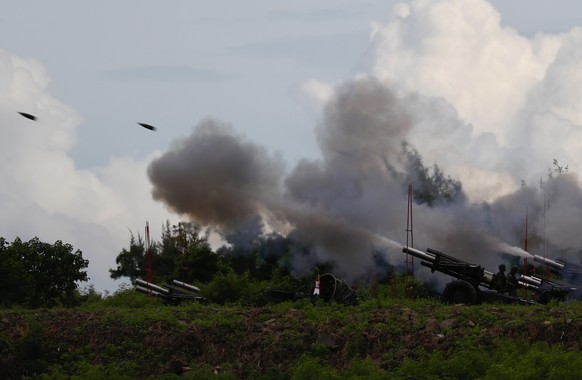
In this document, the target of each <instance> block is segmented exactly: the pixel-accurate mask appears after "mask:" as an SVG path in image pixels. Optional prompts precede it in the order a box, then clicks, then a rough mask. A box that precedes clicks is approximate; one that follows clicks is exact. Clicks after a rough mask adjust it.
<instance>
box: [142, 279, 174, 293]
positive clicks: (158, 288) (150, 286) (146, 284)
mask: <svg viewBox="0 0 582 380" xmlns="http://www.w3.org/2000/svg"><path fill="white" fill-rule="evenodd" d="M135 282H136V283H137V284H139V285H141V286H142V287H144V288H147V289H151V290H155V291H156V292H158V293H161V294H164V295H166V294H168V293H169V292H170V291H169V290H168V289H164V288H162V287H161V286H158V285H156V284H152V283H151V282H147V281H144V280H140V279H139V278H137V279H136V280H135Z"/></svg>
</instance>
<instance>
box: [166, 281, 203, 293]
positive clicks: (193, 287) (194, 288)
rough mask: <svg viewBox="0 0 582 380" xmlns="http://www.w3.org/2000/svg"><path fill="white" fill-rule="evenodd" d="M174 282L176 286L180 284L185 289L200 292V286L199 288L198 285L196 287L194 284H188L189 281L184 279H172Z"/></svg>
mask: <svg viewBox="0 0 582 380" xmlns="http://www.w3.org/2000/svg"><path fill="white" fill-rule="evenodd" d="M172 284H173V285H176V286H179V287H181V288H183V289H186V290H190V291H192V292H196V293H198V292H199V291H200V288H198V287H196V286H194V285H190V284H187V283H185V282H182V281H178V280H172Z"/></svg>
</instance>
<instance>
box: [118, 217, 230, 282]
mask: <svg viewBox="0 0 582 380" xmlns="http://www.w3.org/2000/svg"><path fill="white" fill-rule="evenodd" d="M151 248H152V269H153V273H154V279H155V282H164V281H169V280H171V279H180V280H181V281H185V282H195V281H199V282H203V283H206V282H208V281H210V280H211V279H212V277H214V275H215V274H216V273H217V272H218V270H219V268H220V257H219V256H218V255H217V254H216V253H215V252H213V251H212V249H211V247H210V245H209V244H208V237H207V235H206V234H203V233H202V230H201V228H200V227H199V226H197V225H195V224H193V223H178V224H177V225H170V223H169V222H166V224H165V225H164V226H163V227H162V241H161V243H159V242H153V243H151ZM145 251H146V249H145V243H144V241H143V240H142V239H141V237H140V236H139V235H138V238H137V240H136V239H135V237H134V236H133V234H131V237H130V246H129V250H128V249H125V248H124V249H123V250H122V251H121V253H120V254H119V255H118V256H117V258H116V260H115V262H116V264H117V268H116V269H109V273H110V275H111V278H114V279H118V278H120V277H129V278H130V280H131V281H132V282H133V281H135V279H137V278H144V279H145V278H146V252H145Z"/></svg>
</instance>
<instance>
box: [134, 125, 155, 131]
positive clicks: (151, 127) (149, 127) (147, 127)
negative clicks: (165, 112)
mask: <svg viewBox="0 0 582 380" xmlns="http://www.w3.org/2000/svg"><path fill="white" fill-rule="evenodd" d="M138 124H139V125H141V126H142V127H144V128H145V129H149V130H150V131H155V130H156V129H157V128H156V127H154V126H153V125H149V124H145V123H138Z"/></svg>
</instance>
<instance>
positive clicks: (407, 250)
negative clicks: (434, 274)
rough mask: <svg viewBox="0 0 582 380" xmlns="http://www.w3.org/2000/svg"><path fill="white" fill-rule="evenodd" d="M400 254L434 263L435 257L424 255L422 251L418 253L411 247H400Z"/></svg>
mask: <svg viewBox="0 0 582 380" xmlns="http://www.w3.org/2000/svg"><path fill="white" fill-rule="evenodd" d="M402 252H404V253H408V254H409V255H412V256H414V257H417V258H419V259H421V260H425V261H428V262H430V263H432V262H434V260H435V256H434V255H432V254H430V253H426V252H423V251H419V250H418V249H415V248H412V247H406V246H404V247H402Z"/></svg>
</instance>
